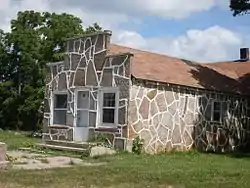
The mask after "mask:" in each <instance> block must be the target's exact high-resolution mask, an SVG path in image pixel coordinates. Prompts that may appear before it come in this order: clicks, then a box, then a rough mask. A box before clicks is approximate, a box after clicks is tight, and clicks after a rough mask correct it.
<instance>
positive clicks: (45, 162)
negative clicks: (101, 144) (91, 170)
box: [7, 151, 106, 169]
mask: <svg viewBox="0 0 250 188" xmlns="http://www.w3.org/2000/svg"><path fill="white" fill-rule="evenodd" d="M7 154H8V155H9V156H11V158H12V159H13V161H12V168H14V169H49V168H65V167H72V166H73V165H81V166H100V165H105V164H106V163H88V162H85V161H83V160H82V159H79V158H72V157H67V156H48V155H44V154H36V153H29V152H26V151H10V152H7Z"/></svg>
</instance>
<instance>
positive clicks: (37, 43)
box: [0, 11, 101, 130]
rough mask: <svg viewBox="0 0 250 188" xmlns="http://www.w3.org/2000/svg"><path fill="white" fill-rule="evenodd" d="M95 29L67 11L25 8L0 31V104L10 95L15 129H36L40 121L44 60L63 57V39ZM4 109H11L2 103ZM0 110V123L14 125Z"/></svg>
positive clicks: (55, 59) (99, 28)
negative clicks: (7, 28)
mask: <svg viewBox="0 0 250 188" xmlns="http://www.w3.org/2000/svg"><path fill="white" fill-rule="evenodd" d="M96 30H101V27H100V26H99V25H98V24H96V23H95V24H93V26H90V27H89V28H87V29H86V30H85V29H84V28H83V27H82V20H81V19H79V18H78V17H75V16H73V15H70V14H66V13H63V14H56V13H49V12H43V13H41V12H35V11H24V12H19V13H18V14H17V18H16V19H13V20H12V21H11V31H10V32H9V33H4V32H3V31H1V32H0V65H3V66H1V69H0V74H1V75H2V76H1V77H0V82H1V80H2V83H1V84H2V86H1V85H0V96H4V97H2V99H1V98H0V103H1V100H2V101H5V100H7V101H9V100H8V99H9V98H11V99H12V100H10V101H11V103H10V104H11V105H12V106H13V103H14V104H15V105H14V106H16V107H15V110H16V111H17V120H15V121H16V124H17V126H15V127H14V128H16V127H17V128H19V129H23V130H35V129H37V125H38V124H39V122H41V115H40V114H39V109H40V107H41V104H42V102H43V98H44V94H43V91H44V77H45V66H46V63H48V62H55V61H59V60H62V58H63V57H62V54H63V52H64V51H65V39H66V38H70V37H74V36H78V35H82V34H84V33H89V32H94V31H96ZM6 83H8V84H6ZM1 88H2V89H1ZM7 88H11V90H10V91H11V92H10V93H8V92H6V91H5V89H7ZM13 91H15V92H14V93H13ZM4 92H5V93H4ZM13 101H14V102H13ZM8 104H9V103H8ZM6 108H8V110H7V111H6V112H9V113H10V114H11V113H12V111H13V109H12V108H9V106H2V109H6ZM10 109H11V110H10ZM1 113H2V114H3V110H2V111H1V110H0V122H2V126H3V125H4V127H6V126H7V127H13V124H11V125H7V124H8V122H7V121H6V119H5V116H7V115H6V114H5V116H3V115H1ZM15 113H16V112H15ZM13 114H14V113H13ZM8 117H9V116H8ZM10 117H11V116H10ZM4 127H3V128H4Z"/></svg>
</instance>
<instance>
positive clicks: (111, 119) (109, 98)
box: [102, 92, 116, 124]
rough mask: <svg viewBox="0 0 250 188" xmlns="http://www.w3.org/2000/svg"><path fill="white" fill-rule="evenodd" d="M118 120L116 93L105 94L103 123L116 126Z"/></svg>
mask: <svg viewBox="0 0 250 188" xmlns="http://www.w3.org/2000/svg"><path fill="white" fill-rule="evenodd" d="M115 120H116V93H115V92H107V93H106V92H105V93H103V104H102V123H103V124H114V123H115Z"/></svg>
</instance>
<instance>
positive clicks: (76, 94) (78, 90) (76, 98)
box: [74, 89, 91, 127]
mask: <svg viewBox="0 0 250 188" xmlns="http://www.w3.org/2000/svg"><path fill="white" fill-rule="evenodd" d="M80 91H86V92H88V94H89V98H88V108H78V107H77V104H78V94H79V92H80ZM90 95H91V93H90V90H89V89H76V90H75V114H76V118H75V123H74V126H75V127H89V108H90ZM78 110H86V111H88V125H87V126H77V112H78Z"/></svg>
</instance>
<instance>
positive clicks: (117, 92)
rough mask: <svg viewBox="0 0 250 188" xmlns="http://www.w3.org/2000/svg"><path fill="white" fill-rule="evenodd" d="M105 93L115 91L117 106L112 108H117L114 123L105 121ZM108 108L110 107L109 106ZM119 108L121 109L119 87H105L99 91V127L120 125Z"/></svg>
mask: <svg viewBox="0 0 250 188" xmlns="http://www.w3.org/2000/svg"><path fill="white" fill-rule="evenodd" d="M104 93H115V107H114V108H113V107H112V108H110V109H114V110H115V114H114V123H103V122H102V116H103V95H104ZM107 109H108V108H107ZM118 110H119V88H116V87H105V88H102V89H100V90H99V91H98V103H97V124H96V125H97V127H105V128H115V127H117V125H118Z"/></svg>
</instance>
